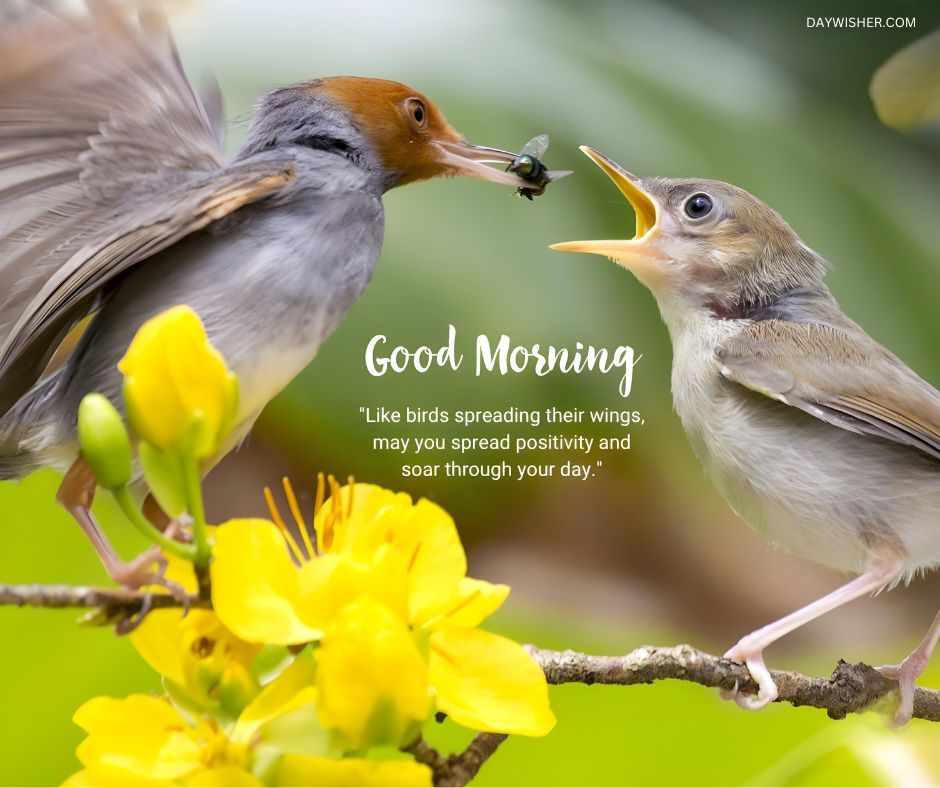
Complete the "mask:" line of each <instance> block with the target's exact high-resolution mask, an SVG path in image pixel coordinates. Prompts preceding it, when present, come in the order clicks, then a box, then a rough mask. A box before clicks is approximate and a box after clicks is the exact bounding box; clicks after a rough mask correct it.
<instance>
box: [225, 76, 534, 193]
mask: <svg viewBox="0 0 940 788" xmlns="http://www.w3.org/2000/svg"><path fill="white" fill-rule="evenodd" d="M282 145H305V146H309V147H313V148H318V149H322V150H333V151H335V152H338V153H342V154H343V155H346V156H347V157H348V158H351V159H353V160H354V161H357V162H358V163H360V164H361V165H362V166H364V167H367V168H372V169H374V170H376V171H377V172H378V174H379V176H380V178H381V181H382V185H383V188H384V189H390V188H392V187H394V186H403V185H405V184H407V183H413V182H415V181H421V180H427V179H429V178H436V177H441V176H444V177H448V176H466V177H469V178H477V179H479V180H485V181H491V182H493V183H500V184H503V185H506V186H512V187H515V188H520V187H526V186H531V184H530V183H528V182H527V181H525V180H523V179H522V178H520V177H519V176H517V175H514V174H513V173H510V172H505V171H503V170H499V169H494V168H492V167H487V166H486V162H491V163H500V164H506V165H508V164H510V163H511V162H512V161H513V160H514V159H515V158H516V155H517V154H515V153H511V152H509V151H504V150H500V149H498V148H488V147H483V146H479V145H474V144H472V143H470V142H468V141H467V140H465V139H464V138H463V137H461V135H460V134H458V133H457V131H456V130H455V129H454V128H453V127H452V126H451V125H450V124H449V123H448V122H447V119H446V118H445V117H444V115H443V113H442V112H441V111H440V110H439V109H438V108H437V105H436V104H435V103H434V102H433V101H431V99H429V98H428V97H427V96H425V95H424V94H422V93H419V92H418V91H417V90H415V89H414V88H410V87H408V86H407V85H403V84H401V83H400V82H392V81H390V80H386V79H369V78H365V77H327V78H324V79H314V80H310V81H308V82H301V83H298V84H295V85H289V86H287V87H283V88H278V89H277V90H273V91H271V92H270V93H268V94H266V95H265V96H264V97H263V98H262V100H261V102H260V103H259V106H258V110H257V113H256V115H255V119H254V121H253V123H252V127H251V129H250V130H249V133H248V137H247V139H246V143H245V146H244V147H243V149H242V152H243V153H255V152H258V151H259V150H263V149H269V148H273V147H275V146H282Z"/></svg>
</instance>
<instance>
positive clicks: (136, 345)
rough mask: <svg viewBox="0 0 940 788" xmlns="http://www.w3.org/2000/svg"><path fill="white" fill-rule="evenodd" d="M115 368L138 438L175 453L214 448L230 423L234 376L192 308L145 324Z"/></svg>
mask: <svg viewBox="0 0 940 788" xmlns="http://www.w3.org/2000/svg"><path fill="white" fill-rule="evenodd" d="M118 369H120V370H121V372H122V373H123V375H124V403H125V406H126V407H127V416H128V420H129V421H130V424H131V427H132V428H133V429H134V432H135V433H137V436H138V437H139V438H141V439H142V440H145V441H147V442H148V443H150V444H151V445H152V446H153V447H154V448H156V449H159V450H160V451H162V452H164V453H166V454H171V455H175V456H179V457H195V458H199V459H202V458H206V457H211V456H212V455H213V454H215V453H216V452H217V451H218V450H219V448H220V447H221V445H222V442H223V441H224V439H225V437H226V436H227V435H228V433H229V432H230V431H231V429H232V426H233V424H234V422H235V416H236V412H237V405H238V381H237V379H236V377H235V376H234V375H233V374H232V373H231V372H230V371H229V370H228V368H227V367H226V364H225V359H223V358H222V355H221V354H220V353H219V351H218V350H216V349H215V347H213V346H212V344H211V343H210V342H209V339H208V337H207V336H206V331H205V328H204V327H203V325H202V322H201V321H200V320H199V317H198V316H197V315H196V313H195V312H193V310H192V309H190V308H189V307H188V306H176V307H173V308H172V309H168V310H167V311H166V312H163V313H161V314H159V315H157V316H156V317H154V318H151V319H150V320H148V321H147V322H146V323H144V324H143V325H142V326H141V327H140V330H139V331H138V332H137V334H136V335H135V336H134V339H133V340H132V342H131V344H130V347H128V349H127V353H125V354H124V358H122V359H121V361H120V362H119V363H118Z"/></svg>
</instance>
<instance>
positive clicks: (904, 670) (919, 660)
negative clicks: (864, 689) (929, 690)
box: [878, 612, 940, 727]
mask: <svg viewBox="0 0 940 788" xmlns="http://www.w3.org/2000/svg"><path fill="white" fill-rule="evenodd" d="M938 639H940V612H938V613H937V615H936V616H934V620H933V623H932V624H931V625H930V629H928V630H927V634H926V635H925V636H924V639H923V640H922V641H921V643H920V645H919V646H918V647H917V648H915V649H914V650H913V651H912V652H911V653H910V654H908V655H907V657H905V658H904V661H903V662H902V663H901V664H900V665H882V666H881V667H880V668H878V670H879V671H881V673H882V674H883V675H885V676H887V677H888V678H889V679H894V680H895V681H897V683H898V687H899V688H900V690H901V703H900V705H899V706H898V710H897V711H896V712H895V714H894V719H893V720H892V724H894V725H896V726H898V727H901V726H902V725H907V723H909V722H910V721H911V717H913V716H914V682H916V681H917V679H918V678H919V677H920V674H921V673H923V672H924V669H925V668H926V667H927V663H928V662H930V656H931V654H933V650H934V648H935V647H936V645H937V640H938Z"/></svg>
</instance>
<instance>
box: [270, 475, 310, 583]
mask: <svg viewBox="0 0 940 788" xmlns="http://www.w3.org/2000/svg"><path fill="white" fill-rule="evenodd" d="M264 500H265V503H267V505H268V511H269V512H270V513H271V519H272V520H274V524H275V525H276V526H277V527H278V529H279V530H280V532H281V534H282V535H283V537H284V541H285V542H287V547H288V549H289V550H290V553H291V558H293V559H294V563H296V564H297V565H298V566H300V565H301V564H302V563H303V562H304V557H303V553H302V552H301V551H300V547H299V546H298V545H297V542H296V540H295V539H294V536H293V534H291V532H290V530H289V529H288V528H287V524H286V523H285V522H284V519H283V518H282V517H281V512H280V511H279V510H278V508H277V502H276V501H275V500H274V495H273V494H272V493H271V488H270V487H265V488H264Z"/></svg>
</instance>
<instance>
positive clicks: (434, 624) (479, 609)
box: [415, 577, 509, 630]
mask: <svg viewBox="0 0 940 788" xmlns="http://www.w3.org/2000/svg"><path fill="white" fill-rule="evenodd" d="M507 596H509V586H507V585H501V584H494V583H487V582H486V581H485V580H476V579H474V578H472V577H464V578H461V580H460V583H458V585H457V590H456V592H455V593H454V596H453V597H451V598H450V599H447V600H443V601H441V602H438V603H437V604H435V605H433V606H431V607H429V608H426V609H425V610H423V611H421V613H419V614H418V616H417V617H416V618H415V624H416V625H419V626H423V627H427V628H428V629H432V630H433V629H446V628H452V627H464V628H470V627H475V626H477V625H479V624H480V623H481V622H483V621H485V620H486V619H487V618H489V617H490V616H491V615H493V613H495V612H496V610H497V609H498V608H499V606H500V605H502V604H503V602H504V601H505V600H506V597H507Z"/></svg>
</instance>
